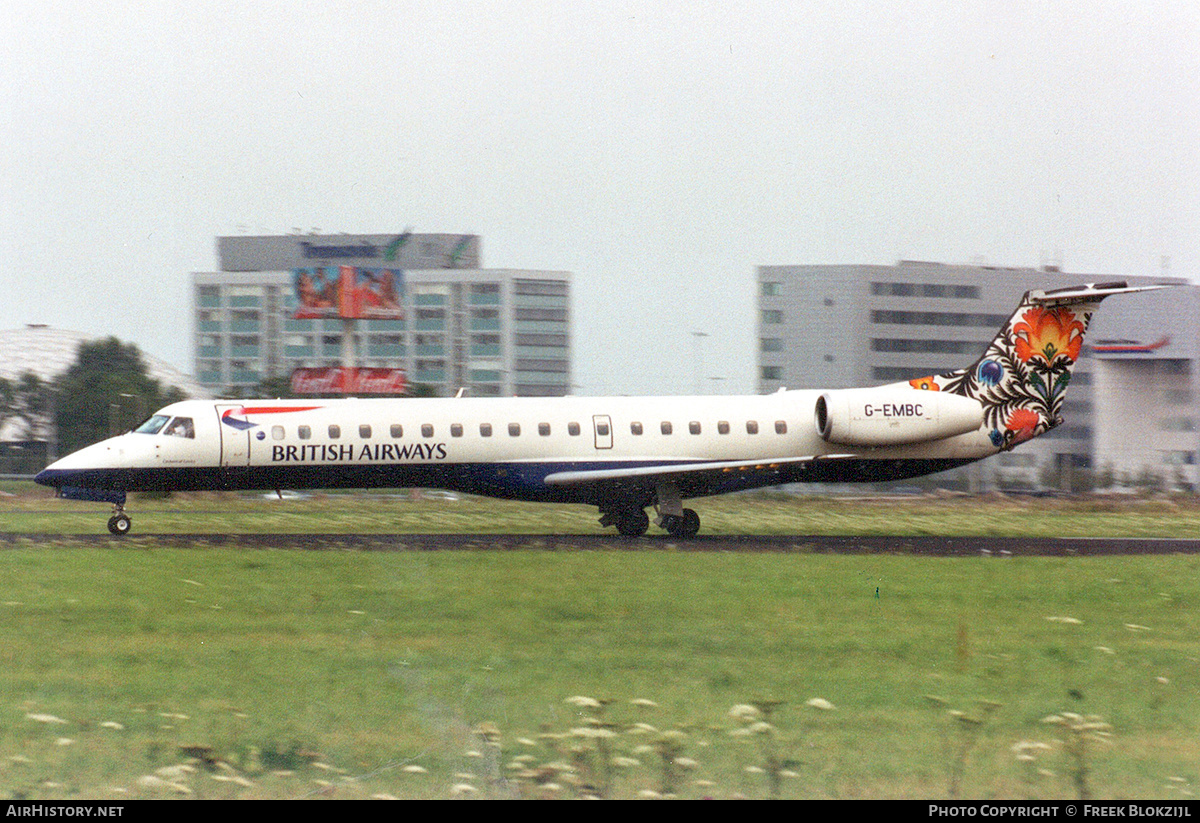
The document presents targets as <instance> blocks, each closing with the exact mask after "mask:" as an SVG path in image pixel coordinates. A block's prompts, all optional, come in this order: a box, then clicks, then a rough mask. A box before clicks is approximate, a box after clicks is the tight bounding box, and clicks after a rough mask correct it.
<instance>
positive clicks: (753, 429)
mask: <svg viewBox="0 0 1200 823" xmlns="http://www.w3.org/2000/svg"><path fill="white" fill-rule="evenodd" d="M746 434H758V421H757V420H747V421H746Z"/></svg>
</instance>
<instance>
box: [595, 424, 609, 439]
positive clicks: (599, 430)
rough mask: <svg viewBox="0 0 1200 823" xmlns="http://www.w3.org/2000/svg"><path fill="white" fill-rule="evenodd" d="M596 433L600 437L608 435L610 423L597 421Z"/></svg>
mask: <svg viewBox="0 0 1200 823" xmlns="http://www.w3.org/2000/svg"><path fill="white" fill-rule="evenodd" d="M596 434H597V436H599V437H608V424H607V423H599V422H598V423H596Z"/></svg>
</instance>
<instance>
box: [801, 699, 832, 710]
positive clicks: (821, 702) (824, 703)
mask: <svg viewBox="0 0 1200 823" xmlns="http://www.w3.org/2000/svg"><path fill="white" fill-rule="evenodd" d="M804 705H805V706H810V707H812V708H814V709H821V710H822V711H827V712H831V711H833V710H834V708H835V707H834V705H833V704H832V703H830V702H829V701H828V700H826V699H825V698H823V697H814V698H813V699H812V700H809V701H808V702H807V703H805V704H804Z"/></svg>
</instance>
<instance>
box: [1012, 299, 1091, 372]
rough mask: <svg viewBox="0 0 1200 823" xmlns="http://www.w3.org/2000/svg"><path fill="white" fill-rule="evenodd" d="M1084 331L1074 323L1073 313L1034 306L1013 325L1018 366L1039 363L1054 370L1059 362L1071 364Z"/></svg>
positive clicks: (1083, 328)
mask: <svg viewBox="0 0 1200 823" xmlns="http://www.w3.org/2000/svg"><path fill="white" fill-rule="evenodd" d="M1086 330H1087V327H1086V326H1085V325H1084V324H1083V322H1081V321H1080V320H1078V319H1076V317H1075V313H1074V312H1072V311H1069V310H1068V309H1066V308H1065V307H1063V306H1059V307H1057V308H1052V309H1048V308H1042V307H1040V306H1035V307H1034V308H1031V309H1029V310H1028V311H1026V312H1025V313H1024V314H1022V315H1021V320H1020V321H1019V322H1017V323H1014V324H1013V336H1014V338H1015V340H1014V343H1015V344H1016V353H1017V357H1018V358H1020V360H1021V362H1022V363H1028V362H1029V361H1031V360H1040V361H1042V362H1043V363H1044V364H1045V365H1046V366H1054V365H1055V363H1056V361H1058V360H1059V358H1062V357H1066V358H1067V359H1068V360H1069V361H1070V362H1072V363H1074V362H1075V361H1076V360H1078V359H1079V353H1080V351H1081V350H1082V349H1083V334H1084V332H1085V331H1086Z"/></svg>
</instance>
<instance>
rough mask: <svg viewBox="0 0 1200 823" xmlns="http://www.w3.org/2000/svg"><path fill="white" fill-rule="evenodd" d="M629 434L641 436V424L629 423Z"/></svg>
mask: <svg viewBox="0 0 1200 823" xmlns="http://www.w3.org/2000/svg"><path fill="white" fill-rule="evenodd" d="M629 432H630V433H631V434H641V433H642V424H641V423H630V424H629Z"/></svg>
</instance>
